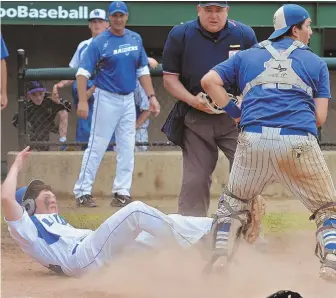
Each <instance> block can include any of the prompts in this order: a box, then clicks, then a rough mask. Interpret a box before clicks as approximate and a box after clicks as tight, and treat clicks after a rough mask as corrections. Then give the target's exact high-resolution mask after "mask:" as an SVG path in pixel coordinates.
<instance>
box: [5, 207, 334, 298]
mask: <svg viewBox="0 0 336 298" xmlns="http://www.w3.org/2000/svg"><path fill="white" fill-rule="evenodd" d="M149 203H150V204H151V205H153V206H158V205H160V206H162V208H160V209H163V210H164V211H167V212H172V211H173V209H174V207H175V204H174V203H173V204H172V203H164V202H161V203H158V202H149ZM104 204H105V202H104V203H103V205H104ZM106 204H108V203H106ZM61 205H62V207H63V208H62V209H63V210H65V211H67V209H68V208H69V209H72V207H71V204H70V203H69V202H62V203H61ZM104 209H105V211H106V208H105V206H102V207H100V208H98V209H96V212H100V211H101V212H103V210H104ZM72 210H73V209H72ZM269 210H273V211H275V210H278V211H283V210H286V211H293V210H295V212H296V211H300V212H301V211H303V210H304V209H302V208H301V207H300V206H299V205H297V204H296V203H295V202H294V203H290V204H289V203H288V202H286V203H279V202H274V203H272V204H271V206H270V207H269ZM73 212H83V209H79V210H78V211H73ZM303 212H304V211H303ZM266 239H267V241H268V246H267V249H266V251H261V250H258V249H257V248H256V247H251V246H247V245H244V244H242V246H241V247H240V248H239V252H238V254H237V256H236V258H235V262H234V264H233V265H232V268H231V271H230V275H229V276H226V275H211V276H204V275H202V273H201V271H202V268H203V266H204V261H203V259H202V257H201V255H200V254H199V252H198V251H196V250H191V251H188V252H176V251H174V252H171V251H170V252H163V253H161V254H159V255H154V256H153V255H150V256H149V255H146V254H141V255H132V256H128V257H127V258H123V259H120V260H118V261H117V262H115V263H113V264H111V267H109V268H105V269H104V270H101V271H99V272H94V273H92V274H90V275H88V276H85V277H82V278H79V279H75V278H68V277H60V276H57V275H56V274H54V273H52V272H50V271H49V270H48V269H45V268H43V267H42V266H40V265H38V264H37V263H35V262H34V261H32V260H31V259H30V258H29V257H27V256H26V255H25V254H24V253H23V252H21V250H20V249H19V248H18V247H17V246H16V244H15V243H14V242H13V241H12V239H11V238H10V237H9V235H8V232H7V231H6V226H5V225H4V224H3V225H2V244H1V252H2V266H1V267H2V295H1V297H11V298H13V297H16V298H23V297H32V298H35V297H46V298H48V297H57V298H59V297H99V298H103V297H112V298H133V297H136V298H168V297H169V298H171V297H174V298H175V297H176V298H189V297H190V298H204V297H221V298H224V297H241V298H265V297H267V296H268V295H270V294H271V293H274V292H276V291H278V290H281V289H291V290H294V291H298V292H300V294H301V295H302V296H303V297H304V298H313V297H314V298H320V297H321V298H322V297H323V298H335V297H336V295H335V293H336V285H332V284H328V283H325V282H323V281H321V280H319V279H318V270H319V261H318V259H317V258H316V257H315V256H314V255H313V251H314V246H315V239H314V232H313V231H310V230H309V231H307V230H305V231H296V232H286V233H281V234H269V235H266Z"/></svg>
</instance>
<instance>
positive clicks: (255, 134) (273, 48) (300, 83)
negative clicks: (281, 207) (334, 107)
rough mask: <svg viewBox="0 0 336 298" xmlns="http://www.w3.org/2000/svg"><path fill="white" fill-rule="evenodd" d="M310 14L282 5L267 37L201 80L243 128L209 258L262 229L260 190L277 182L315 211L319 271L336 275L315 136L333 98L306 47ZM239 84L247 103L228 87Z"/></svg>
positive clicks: (324, 172) (332, 204)
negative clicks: (236, 100) (239, 101)
mask: <svg viewBox="0 0 336 298" xmlns="http://www.w3.org/2000/svg"><path fill="white" fill-rule="evenodd" d="M310 24H311V19H310V16H309V13H308V12H307V11H306V10H305V9H304V8H303V7H301V6H299V5H295V4H288V5H284V6H282V7H281V8H280V9H279V10H277V11H276V13H275V15H274V28H275V31H274V32H273V34H272V35H271V36H270V37H269V39H268V40H267V41H264V42H261V43H259V44H257V45H255V46H254V47H252V48H251V49H249V50H246V51H243V52H240V53H237V54H236V55H235V56H234V57H232V58H231V59H229V60H227V61H225V62H223V63H221V64H219V65H217V66H215V67H214V68H213V69H212V70H211V71H210V72H209V73H208V74H207V75H206V76H205V77H203V79H202V86H203V88H204V90H205V91H206V92H208V94H209V96H210V97H211V99H212V100H213V102H214V103H216V107H217V108H219V109H223V110H225V111H226V112H227V113H228V114H229V115H230V116H231V117H232V118H234V119H236V121H240V125H241V132H240V135H239V138H238V148H237V152H236V155H235V158H234V163H233V168H232V171H231V173H230V178H229V183H228V189H227V190H226V191H225V192H224V193H223V196H222V197H221V199H220V201H219V207H218V210H217V227H216V229H215V230H217V236H216V240H215V244H214V255H213V258H212V260H211V262H210V265H211V264H212V263H213V262H216V263H217V261H218V259H219V260H220V261H218V262H219V263H222V261H224V265H225V264H226V262H229V263H230V260H231V259H232V257H233V254H234V252H235V250H236V245H237V243H238V241H237V238H239V236H240V235H241V234H246V232H247V233H248V234H249V235H248V236H247V239H248V240H249V242H253V241H254V240H255V239H256V237H257V236H258V234H259V227H260V221H261V218H260V212H259V210H260V208H261V205H260V204H259V202H258V200H257V199H256V198H258V195H260V194H261V193H262V191H263V189H264V188H265V187H266V186H267V185H270V184H272V183H274V182H278V183H280V184H282V185H283V186H284V187H287V188H288V189H289V190H290V191H291V192H292V193H293V194H294V195H295V196H297V197H298V198H300V200H301V201H302V203H303V204H304V205H305V206H306V207H307V208H308V209H309V211H310V212H311V213H312V216H311V217H310V219H311V220H315V222H316V226H317V232H316V238H317V245H316V251H315V253H316V255H317V256H318V258H319V259H320V262H321V268H320V277H322V278H323V279H325V280H330V281H336V237H335V235H336V190H335V187H334V184H333V181H332V178H331V176H330V172H329V170H328V167H327V165H326V162H325V160H324V158H323V154H322V151H321V149H320V147H319V144H318V140H317V127H320V126H321V125H323V124H324V123H325V121H326V118H327V112H328V102H329V99H330V98H331V94H330V81H329V72H328V68H327V65H326V63H325V62H324V61H323V60H322V59H321V58H320V57H318V56H316V55H315V54H313V53H312V52H311V50H310V48H309V47H308V46H307V44H308V42H309V39H310V37H311V35H312V30H311V27H310ZM234 83H238V84H239V88H240V90H242V94H243V103H242V110H240V109H239V107H237V106H236V105H235V104H234V103H232V101H230V100H229V97H228V95H227V93H226V91H225V89H224V88H223V86H225V85H226V84H234Z"/></svg>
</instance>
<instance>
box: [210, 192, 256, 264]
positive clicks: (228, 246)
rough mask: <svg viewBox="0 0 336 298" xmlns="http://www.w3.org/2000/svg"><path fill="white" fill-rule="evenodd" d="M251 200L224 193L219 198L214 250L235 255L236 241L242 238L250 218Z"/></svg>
mask: <svg viewBox="0 0 336 298" xmlns="http://www.w3.org/2000/svg"><path fill="white" fill-rule="evenodd" d="M249 205H250V202H248V201H243V200H240V199H238V198H233V197H231V196H229V195H227V194H225V193H224V194H223V195H222V196H221V198H220V199H219V203H218V209H217V212H216V215H215V223H214V227H213V233H214V234H213V235H214V237H213V241H214V243H213V252H214V254H216V255H217V254H218V255H226V256H228V257H229V258H231V257H232V256H233V253H234V251H235V247H236V245H237V243H236V241H237V240H238V239H239V238H240V236H241V234H242V232H243V230H244V227H245V226H246V225H247V223H248V219H249Z"/></svg>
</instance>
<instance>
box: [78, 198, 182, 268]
mask: <svg viewBox="0 0 336 298" xmlns="http://www.w3.org/2000/svg"><path fill="white" fill-rule="evenodd" d="M142 231H145V232H147V233H149V234H151V235H152V236H154V237H155V238H157V241H159V242H160V243H161V244H165V246H166V247H168V246H169V245H173V246H175V245H177V244H176V238H175V237H183V235H181V236H179V234H178V233H176V232H175V231H174V226H173V223H172V221H171V219H170V218H169V217H168V216H166V215H165V214H163V213H162V212H160V211H159V210H157V209H155V208H152V207H150V206H148V205H146V204H144V203H142V202H139V201H136V202H132V203H130V204H128V205H127V206H125V207H123V208H121V209H120V210H118V211H117V212H116V213H115V214H113V215H112V216H111V217H109V218H108V219H107V220H106V221H105V222H104V223H103V224H102V225H101V226H100V227H99V228H98V229H97V230H96V231H94V232H93V233H92V234H90V235H89V236H87V237H86V238H85V239H84V240H83V241H82V242H80V243H79V244H78V246H77V247H76V249H74V251H73V254H76V260H77V263H78V267H79V268H78V270H79V271H82V272H85V271H87V270H89V269H94V268H99V267H101V266H103V265H105V264H107V263H108V262H109V261H111V260H113V259H115V258H116V257H117V256H118V254H119V253H121V252H122V251H123V250H124V249H125V248H127V247H128V246H130V245H132V244H134V243H135V239H136V238H137V237H138V235H139V234H140V233H141V232H142ZM161 247H162V246H161Z"/></svg>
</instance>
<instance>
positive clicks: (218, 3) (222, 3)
mask: <svg viewBox="0 0 336 298" xmlns="http://www.w3.org/2000/svg"><path fill="white" fill-rule="evenodd" d="M199 6H201V7H206V6H219V7H227V6H228V4H227V1H200V2H199Z"/></svg>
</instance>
